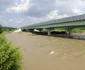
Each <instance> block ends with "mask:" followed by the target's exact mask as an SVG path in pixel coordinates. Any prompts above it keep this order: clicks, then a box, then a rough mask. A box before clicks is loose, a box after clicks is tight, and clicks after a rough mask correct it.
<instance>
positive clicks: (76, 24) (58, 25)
mask: <svg viewBox="0 0 85 70" xmlns="http://www.w3.org/2000/svg"><path fill="white" fill-rule="evenodd" d="M81 26H83V27H85V21H77V22H68V23H56V24H47V25H38V26H28V27H25V29H37V28H64V27H81ZM22 29H24V28H22Z"/></svg>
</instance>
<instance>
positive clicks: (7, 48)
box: [0, 34, 22, 70]
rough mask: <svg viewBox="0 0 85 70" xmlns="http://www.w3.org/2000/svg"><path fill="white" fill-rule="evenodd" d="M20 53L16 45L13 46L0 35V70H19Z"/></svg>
mask: <svg viewBox="0 0 85 70" xmlns="http://www.w3.org/2000/svg"><path fill="white" fill-rule="evenodd" d="M21 59H22V55H21V53H20V51H19V48H18V47H15V46H13V45H12V44H11V43H10V42H8V40H7V39H6V38H5V36H4V35H3V34H1V35H0V70H20V69H21Z"/></svg>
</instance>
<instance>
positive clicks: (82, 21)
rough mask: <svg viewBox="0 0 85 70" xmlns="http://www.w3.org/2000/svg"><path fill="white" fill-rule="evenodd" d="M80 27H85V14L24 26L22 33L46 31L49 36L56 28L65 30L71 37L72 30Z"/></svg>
mask: <svg viewBox="0 0 85 70" xmlns="http://www.w3.org/2000/svg"><path fill="white" fill-rule="evenodd" d="M80 27H85V14H83V15H77V16H72V17H66V18H62V19H56V20H51V21H46V22H42V23H37V24H32V25H28V26H24V27H22V28H21V29H22V31H24V30H26V31H31V32H32V31H34V30H35V29H37V30H39V31H40V32H41V30H43V29H45V30H47V32H48V35H51V30H53V29H55V28H65V29H66V30H67V31H68V35H69V37H70V36H71V32H72V30H73V29H74V28H80Z"/></svg>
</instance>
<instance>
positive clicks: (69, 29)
mask: <svg viewBox="0 0 85 70" xmlns="http://www.w3.org/2000/svg"><path fill="white" fill-rule="evenodd" d="M73 29H74V28H67V31H68V37H72V30H73Z"/></svg>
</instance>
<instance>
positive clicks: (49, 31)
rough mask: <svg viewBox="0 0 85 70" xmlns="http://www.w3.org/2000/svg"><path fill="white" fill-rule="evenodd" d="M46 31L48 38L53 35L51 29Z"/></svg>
mask: <svg viewBox="0 0 85 70" xmlns="http://www.w3.org/2000/svg"><path fill="white" fill-rule="evenodd" d="M46 30H47V34H48V36H50V35H51V29H50V28H49V29H46Z"/></svg>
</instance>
